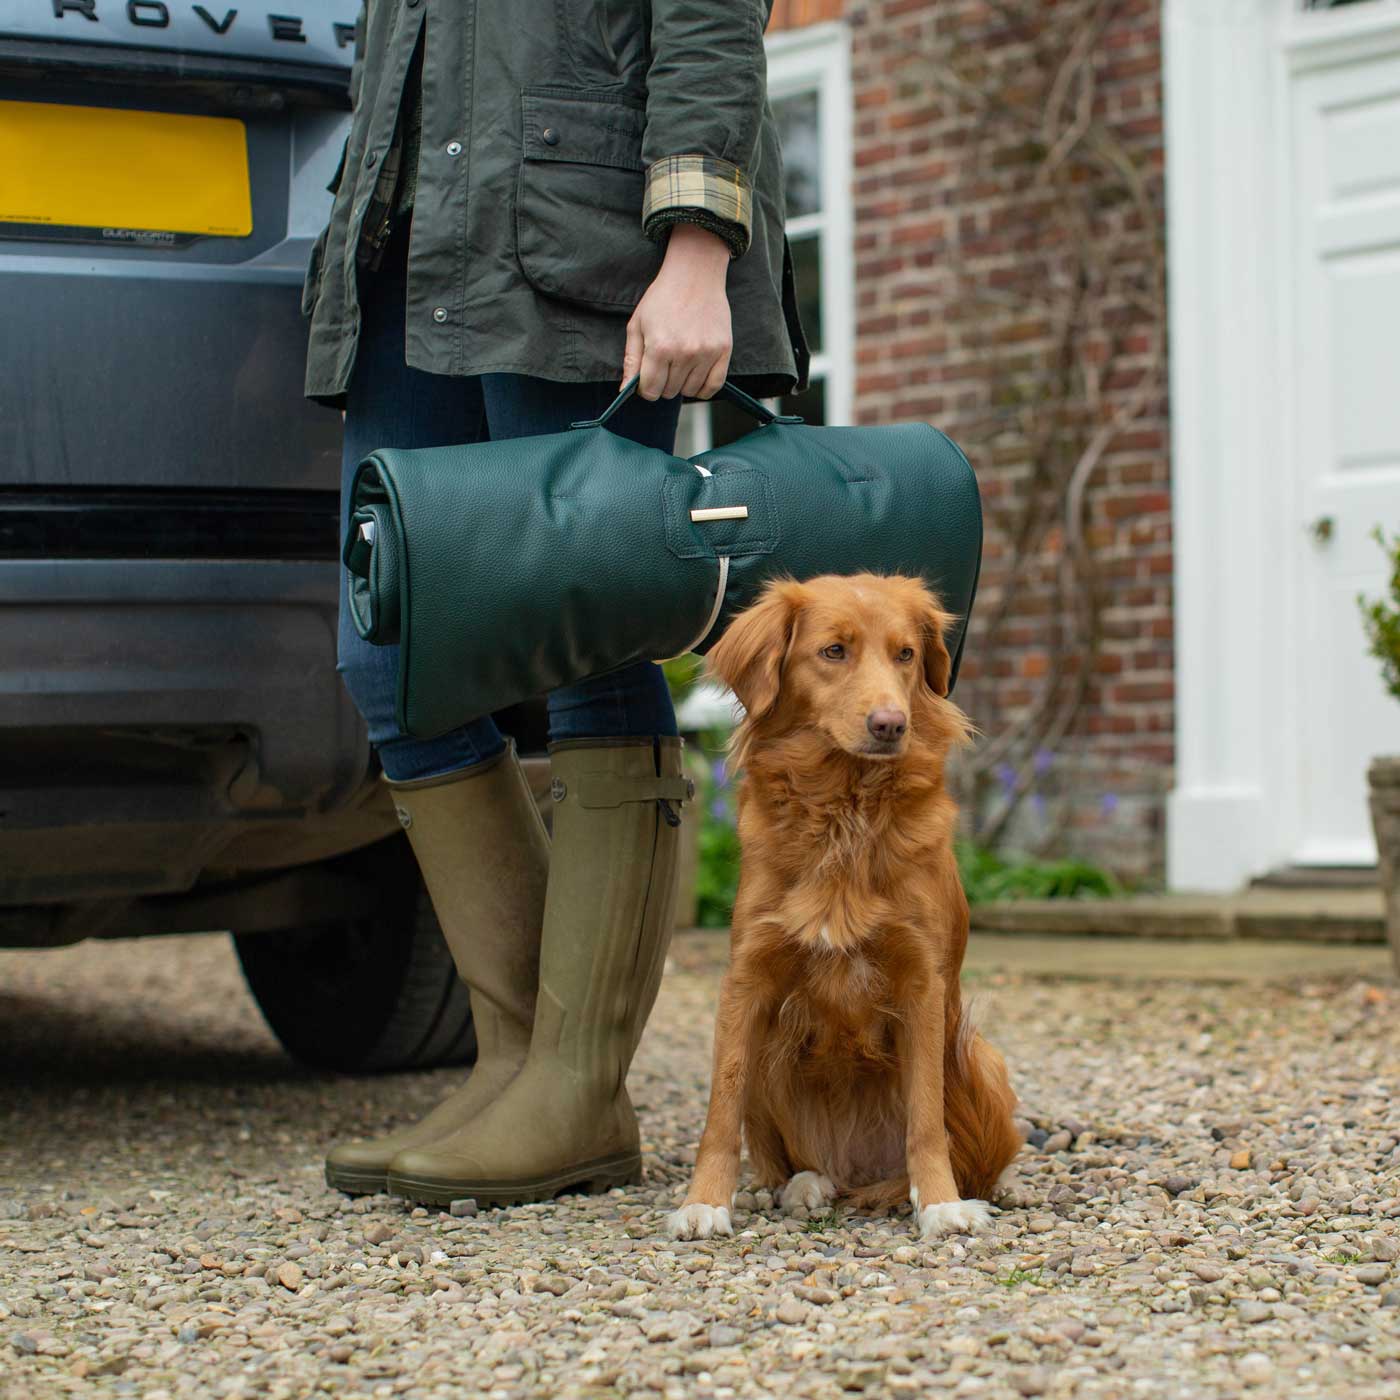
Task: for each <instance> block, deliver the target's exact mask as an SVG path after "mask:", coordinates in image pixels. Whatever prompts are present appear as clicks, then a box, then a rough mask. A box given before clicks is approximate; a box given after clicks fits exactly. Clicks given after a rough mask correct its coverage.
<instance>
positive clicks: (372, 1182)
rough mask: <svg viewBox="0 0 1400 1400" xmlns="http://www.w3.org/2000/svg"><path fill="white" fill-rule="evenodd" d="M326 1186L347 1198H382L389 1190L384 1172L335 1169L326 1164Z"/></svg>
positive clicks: (348, 1168) (352, 1168)
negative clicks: (341, 1192)
mask: <svg viewBox="0 0 1400 1400" xmlns="http://www.w3.org/2000/svg"><path fill="white" fill-rule="evenodd" d="M326 1185H327V1186H329V1187H330V1188H331V1189H332V1190H333V1191H344V1192H345V1194H346V1195H347V1196H382V1195H384V1194H385V1193H386V1192H387V1191H388V1189H389V1182H388V1177H387V1176H386V1174H385V1173H384V1172H382V1171H378V1172H375V1171H369V1170H356V1169H355V1168H354V1167H335V1166H332V1165H331V1164H330V1163H329V1162H327V1163H326Z"/></svg>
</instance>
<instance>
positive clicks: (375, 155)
mask: <svg viewBox="0 0 1400 1400" xmlns="http://www.w3.org/2000/svg"><path fill="white" fill-rule="evenodd" d="M378 159H379V152H378V151H371V152H370V153H369V154H368V155H367V156H366V157H365V164H366V165H373V164H374V162H375V161H377V160H378Z"/></svg>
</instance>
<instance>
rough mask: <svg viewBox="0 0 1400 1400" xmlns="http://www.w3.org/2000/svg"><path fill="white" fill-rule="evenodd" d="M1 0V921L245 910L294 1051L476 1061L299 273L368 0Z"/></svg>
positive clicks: (145, 929)
mask: <svg viewBox="0 0 1400 1400" xmlns="http://www.w3.org/2000/svg"><path fill="white" fill-rule="evenodd" d="M287 8H288V0H276V3H275V9H276V11H277V12H276V13H271V12H269V10H268V9H267V7H266V6H265V5H264V4H262V3H259V0H238V4H237V8H234V7H233V6H232V5H223V4H219V5H209V6H206V5H201V4H192V3H190V2H189V0H0V160H2V161H3V162H4V165H3V168H0V309H3V311H2V314H0V944H3V945H9V946H24V947H35V946H48V945H59V944H66V943H71V942H75V941H77V940H79V939H84V938H104V937H126V936H130V935H136V934H157V933H170V932H192V931H198V930H208V929H216V930H217V929H233V930H235V935H234V937H235V941H236V944H237V947H238V953H239V957H240V958H241V960H242V963H243V967H244V971H245V973H246V975H247V978H248V982H249V984H250V986H251V987H252V989H253V992H254V993H255V995H256V996H257V998H258V1000H259V1002H260V1004H261V1005H262V1007H263V1010H264V1012H265V1013H266V1015H267V1018H268V1020H269V1022H270V1023H271V1025H272V1026H273V1028H274V1029H275V1030H276V1031H277V1033H278V1035H279V1036H280V1037H281V1038H282V1041H283V1043H284V1044H285V1045H286V1046H287V1048H288V1049H289V1050H291V1051H292V1052H293V1053H294V1054H296V1055H298V1056H299V1057H301V1058H302V1059H304V1060H306V1061H308V1062H310V1063H313V1064H317V1065H322V1066H330V1067H336V1068H344V1069H372V1068H391V1067H400V1066H409V1065H427V1064H432V1063H441V1062H444V1061H451V1060H460V1059H463V1058H467V1057H469V1056H470V1054H471V1053H472V1049H473V1045H472V1033H471V1023H470V1014H469V1010H468V1007H467V1004H466V996H465V992H464V990H463V989H462V987H461V986H460V984H459V983H458V981H457V979H456V977H455V975H454V973H453V969H452V966H451V962H450V959H449V957H448V955H447V951H446V947H445V945H444V944H443V942H442V939H441V937H440V936H439V934H438V931H437V928H436V925H435V923H434V921H433V916H432V912H431V907H430V905H429V903H428V900H427V898H426V897H425V895H424V894H423V893H422V891H421V890H420V889H419V888H418V885H417V874H416V867H415V865H414V863H413V860H412V856H411V853H410V852H409V851H408V849H407V845H406V842H405V841H404V839H403V837H402V834H401V833H398V831H397V825H396V823H395V821H394V816H393V809H392V806H391V805H390V804H389V803H388V802H387V801H386V800H385V797H384V794H383V792H382V786H383V785H382V783H381V782H380V781H379V775H378V770H377V768H376V766H375V763H374V760H373V758H372V756H371V752H370V749H369V747H368V745H367V743H366V739H365V733H364V726H363V724H362V722H361V720H360V718H359V716H358V714H357V713H356V711H355V709H354V707H353V706H352V705H351V703H350V701H349V699H348V697H347V695H346V693H345V691H344V689H343V687H342V686H341V683H340V679H339V677H338V675H337V674H336V671H335V633H336V599H337V578H338V568H339V565H338V561H337V553H338V544H339V539H338V535H339V531H338V524H337V485H338V479H339V457H340V427H341V423H340V418H339V416H338V415H337V414H335V413H334V412H331V411H328V410H326V409H324V408H318V407H314V406H312V405H310V404H308V403H306V402H305V401H304V400H303V398H302V394H301V385H302V372H303V358H304V354H305V326H304V322H303V320H302V318H301V306H300V288H301V284H302V276H303V272H304V269H305V266H306V261H307V257H308V255H309V252H310V249H311V244H312V242H313V240H314V239H315V236H316V234H317V233H318V232H319V231H320V229H321V227H322V225H323V223H324V222H325V219H326V216H327V213H328V210H329V205H330V195H329V194H328V193H327V189H326V186H327V183H328V181H329V180H330V179H331V177H332V174H333V172H334V170H335V167H336V164H337V162H338V160H339V159H340V155H341V151H342V149H343V145H344V140H345V133H346V129H347V126H348V115H347V109H348V95H347V88H348V77H349V65H350V59H351V55H352V51H353V41H354V22H355V8H356V6H355V3H354V0H297V4H296V6H295V7H294V8H296V11H297V12H296V13H295V14H290V13H282V11H284V10H286V9H287Z"/></svg>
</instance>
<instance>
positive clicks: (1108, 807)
mask: <svg viewBox="0 0 1400 1400" xmlns="http://www.w3.org/2000/svg"><path fill="white" fill-rule="evenodd" d="M1099 807H1100V808H1101V810H1102V811H1103V814H1104V816H1106V817H1111V816H1112V815H1113V814H1114V813H1115V812H1116V811H1117V810H1118V794H1117V793H1116V792H1106V793H1104V795H1103V801H1102V802H1101V803H1099Z"/></svg>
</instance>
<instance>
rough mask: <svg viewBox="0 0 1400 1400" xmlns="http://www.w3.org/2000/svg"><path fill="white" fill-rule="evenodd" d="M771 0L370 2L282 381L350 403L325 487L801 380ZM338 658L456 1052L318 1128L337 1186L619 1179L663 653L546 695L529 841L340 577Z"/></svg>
mask: <svg viewBox="0 0 1400 1400" xmlns="http://www.w3.org/2000/svg"><path fill="white" fill-rule="evenodd" d="M771 3H772V0H642V2H641V3H636V2H635V0H550V3H548V4H545V3H544V0H525V2H524V3H522V2H521V0H512V3H509V4H507V3H506V2H505V0H476V3H472V2H471V0H366V3H365V5H364V6H363V7H362V10H361V14H360V19H359V24H358V26H357V32H356V51H355V62H354V67H353V71H352V77H351V98H352V104H353V115H352V121H351V128H350V133H349V136H348V138H347V141H346V144H345V149H344V152H343V154H342V157H341V162H340V166H339V168H338V170H337V172H336V175H335V177H334V179H333V180H332V182H331V186H330V188H331V189H332V190H333V191H334V193H335V202H334V205H333V207H332V211H331V216H330V220H329V223H328V225H327V227H326V229H325V230H324V231H323V232H322V234H321V235H320V237H319V238H318V239H317V241H316V244H315V247H314V249H313V253H312V258H311V265H310V267H309V269H308V272H307V277H306V284H305V289H304V293H303V310H304V312H305V313H306V314H307V315H308V316H309V317H310V331H309V342H308V353H307V372H306V392H307V394H308V396H309V397H311V398H313V399H315V400H317V401H318V402H322V403H326V404H328V405H331V406H336V407H340V408H343V409H344V411H345V448H344V471H343V476H342V498H343V500H344V498H345V497H346V496H347V495H348V485H349V482H350V480H351V477H352V475H353V473H354V469H355V467H356V465H357V464H358V463H359V461H360V460H361V459H362V458H363V457H364V456H365V455H366V454H367V453H368V452H370V451H372V450H374V449H377V448H382V447H400V448H413V447H432V446H441V445H447V444H455V443H470V442H483V441H488V440H491V439H502V438H513V437H522V436H528V435H533V434H539V433H553V432H558V431H561V430H563V429H564V428H566V427H567V426H568V425H569V423H570V422H571V421H574V420H577V419H581V418H590V417H593V416H594V415H596V414H597V413H598V412H599V411H600V410H601V409H602V408H603V407H605V406H606V404H607V403H608V401H609V400H610V399H611V398H612V397H613V395H614V393H615V392H616V386H617V385H618V384H619V383H625V382H626V381H627V380H628V379H629V378H631V377H632V376H633V375H634V374H636V375H639V376H640V379H639V385H638V392H637V395H636V396H634V397H633V398H632V399H631V400H630V401H629V402H628V403H627V404H626V405H625V406H624V407H623V409H621V410H620V411H619V412H618V413H616V414H615V415H614V416H613V419H612V420H611V426H612V428H613V429H614V430H615V431H617V432H619V433H621V434H623V435H624V436H627V437H630V438H632V439H634V440H635V441H637V442H641V443H644V444H647V445H650V446H656V447H659V448H663V449H664V450H666V451H671V450H672V449H673V446H674V440H675V432H676V424H677V419H678V415H679V412H680V406H681V402H682V400H684V399H686V398H692V399H694V398H698V399H707V398H709V397H711V396H712V395H713V394H714V393H715V392H716V391H717V390H718V389H719V388H720V386H721V385H722V384H724V382H725V380H726V377H727V378H728V379H729V381H730V382H731V383H732V384H735V385H737V386H738V387H739V388H742V389H744V390H746V391H747V392H749V393H752V394H754V395H756V396H771V395H777V394H788V393H792V392H800V391H801V390H802V389H804V388H806V386H807V370H808V361H809V352H808V348H807V345H806V342H805V338H804V335H803V331H802V327H801V323H800V320H799V318H798V314H797V306H796V295H795V288H794V286H793V276H792V260H791V253H790V249H789V248H788V243H787V238H786V235H785V232H784V200H783V184H782V157H781V152H780V149H779V143H778V136H777V131H776V127H775V124H774V121H773V115H772V111H771V108H770V107H769V104H768V101H767V92H766V88H767V84H766V61H765V55H764V48H763V34H764V30H765V28H766V27H767V23H768V19H769V15H770V12H771ZM464 528H475V529H488V530H489V529H490V528H491V523H490V521H479V522H474V523H473V524H472V525H471V526H470V527H464ZM339 651H340V661H339V668H340V670H341V672H342V674H343V676H344V679H345V683H346V685H347V688H348V689H349V691H350V694H351V696H352V697H353V699H354V700H355V703H356V705H357V706H358V708H359V709H360V711H361V712H362V713H363V715H364V717H365V720H366V723H367V726H368V730H369V736H370V739H371V742H372V743H373V744H374V747H375V749H376V751H377V753H378V756H379V760H380V763H381V766H382V767H383V770H384V774H385V778H386V780H387V782H388V783H389V786H390V788H391V790H392V793H393V797H394V801H395V804H396V807H397V809H398V813H399V819H400V821H401V822H402V824H403V826H404V828H405V830H406V832H407V835H408V840H409V842H410V843H411V845H412V848H413V852H414V855H415V858H416V859H417V861H418V864H419V866H420V868H421V870H422V874H423V878H424V882H425V884H426V886H427V889H428V892H429V895H430V897H431V898H432V901H433V907H434V909H435V911H436V913H437V915H438V920H439V922H440V924H441V926H442V929H443V932H444V935H445V936H446V938H447V941H448V944H449V946H450V948H451V950H452V954H453V958H454V961H455V963H456V966H457V969H458V973H459V975H460V976H461V978H462V980H463V982H464V983H466V984H467V987H468V989H469V994H470V1000H471V1006H472V1015H473V1020H474V1022H475V1026H476V1034H477V1042H478V1056H477V1061H476V1065H475V1067H474V1068H473V1070H472V1071H471V1073H470V1075H469V1077H468V1079H467V1081H466V1083H465V1084H464V1085H463V1086H462V1087H460V1088H459V1089H457V1090H456V1091H455V1092H454V1093H453V1094H451V1095H450V1096H449V1097H448V1098H447V1099H445V1100H444V1101H443V1102H442V1103H441V1104H439V1105H438V1106H437V1107H436V1108H435V1109H434V1110H433V1111H432V1112H431V1113H430V1114H429V1115H428V1116H427V1117H426V1118H425V1119H423V1120H422V1121H421V1122H418V1123H414V1124H411V1125H409V1126H407V1127H405V1128H401V1129H399V1130H397V1131H396V1132H393V1133H391V1134H389V1135H388V1136H387V1137H384V1138H381V1139H378V1140H375V1141H371V1142H365V1143H353V1144H344V1145H341V1146H337V1147H335V1148H333V1149H332V1150H331V1152H330V1153H329V1154H328V1156H327V1159H326V1177H327V1181H328V1182H329V1183H330V1184H331V1185H332V1186H336V1187H339V1188H341V1189H343V1190H347V1191H352V1192H373V1191H382V1190H385V1189H388V1190H390V1191H392V1192H394V1193H396V1194H399V1195H403V1196H407V1197H409V1198H411V1199H414V1200H421V1201H426V1202H431V1203H438V1204H442V1203H446V1202H448V1201H451V1200H455V1199H458V1198H461V1197H467V1196H471V1197H475V1198H476V1199H477V1200H478V1201H480V1202H482V1203H483V1204H489V1203H499V1204H504V1203H510V1202H518V1201H529V1200H541V1199H547V1198H549V1197H551V1196H553V1195H554V1194H556V1193H557V1192H558V1191H560V1190H564V1189H568V1188H575V1187H584V1188H586V1189H590V1190H603V1189H607V1188H608V1187H611V1186H613V1185H617V1184H621V1183H624V1182H631V1181H636V1180H639V1179H640V1167H641V1154H640V1146H639V1134H638V1129H637V1121H636V1116H635V1113H634V1111H633V1109H632V1105H631V1103H630V1101H629V1100H628V1097H627V1092H626V1087H625V1080H626V1075H627V1070H628V1067H629V1065H630V1063H631V1060H632V1056H633V1054H634V1052H635V1050H636V1047H637V1043H638V1041H639V1040H640V1038H641V1033H642V1029H643V1027H644V1026H645V1024H646V1019H647V1016H648V1015H649V1013H650V1010H651V1006H652V1003H653V1001H654V1000H655V997H656V993H657V990H658V987H659V984H660V978H661V969H662V966H663V964H664V960H665V955H666V949H667V945H668V943H669V938H670V928H671V910H672V907H673V901H674V893H675V883H676V873H677V864H676V861H677V848H678V839H679V829H678V828H679V823H680V804H681V802H682V801H683V800H684V798H685V796H686V793H687V786H686V782H685V779H684V776H683V773H682V769H681V752H680V747H681V741H680V739H679V738H678V737H677V734H676V724H675V716H674V713H673V711H672V708H671V702H670V697H669V693H668V691H667V688H666V683H665V679H664V676H663V675H662V672H661V669H660V667H658V666H656V665H655V664H654V663H651V662H640V663H637V664H635V665H632V666H628V667H625V668H623V669H621V670H618V671H614V672H611V673H610V674H607V675H604V676H598V677H593V678H590V679H587V680H584V681H582V682H580V683H578V684H576V685H572V686H568V687H565V688H563V689H560V690H556V691H554V692H552V693H551V694H550V695H549V697H548V709H549V726H550V745H549V751H550V763H551V768H552V776H553V783H552V794H553V797H554V799H555V808H554V820H553V840H552V842H551V840H550V838H549V836H548V835H547V834H546V832H545V828H544V824H543V822H542V821H541V819H540V816H539V813H538V811H537V809H536V807H535V804H534V802H533V800H532V798H531V795H530V792H529V790H528V787H527V785H526V782H525V779H524V774H523V772H522V770H521V768H520V764H519V761H518V759H517V757H516V753H515V748H514V744H513V742H512V741H510V740H509V739H508V738H506V737H505V736H503V735H502V734H501V732H500V731H499V729H498V728H497V727H496V725H495V723H494V722H493V721H492V720H491V719H490V718H483V719H480V720H476V721H473V722H472V723H470V724H467V725H464V726H462V727H461V728H459V729H455V730H452V731H451V732H449V733H447V734H443V735H440V736H438V737H436V738H432V739H422V738H414V737H412V736H410V735H408V734H405V733H403V732H401V731H400V730H399V728H398V725H397V722H396V720H395V678H396V675H397V664H398V663H397V648H396V647H392V646H372V645H370V644H369V643H367V642H365V641H364V640H362V639H361V638H360V637H359V635H358V634H357V633H356V631H355V629H354V628H353V626H351V624H350V622H349V619H348V617H347V607H346V596H345V591H344V580H342V599H341V622H340V636H339Z"/></svg>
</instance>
